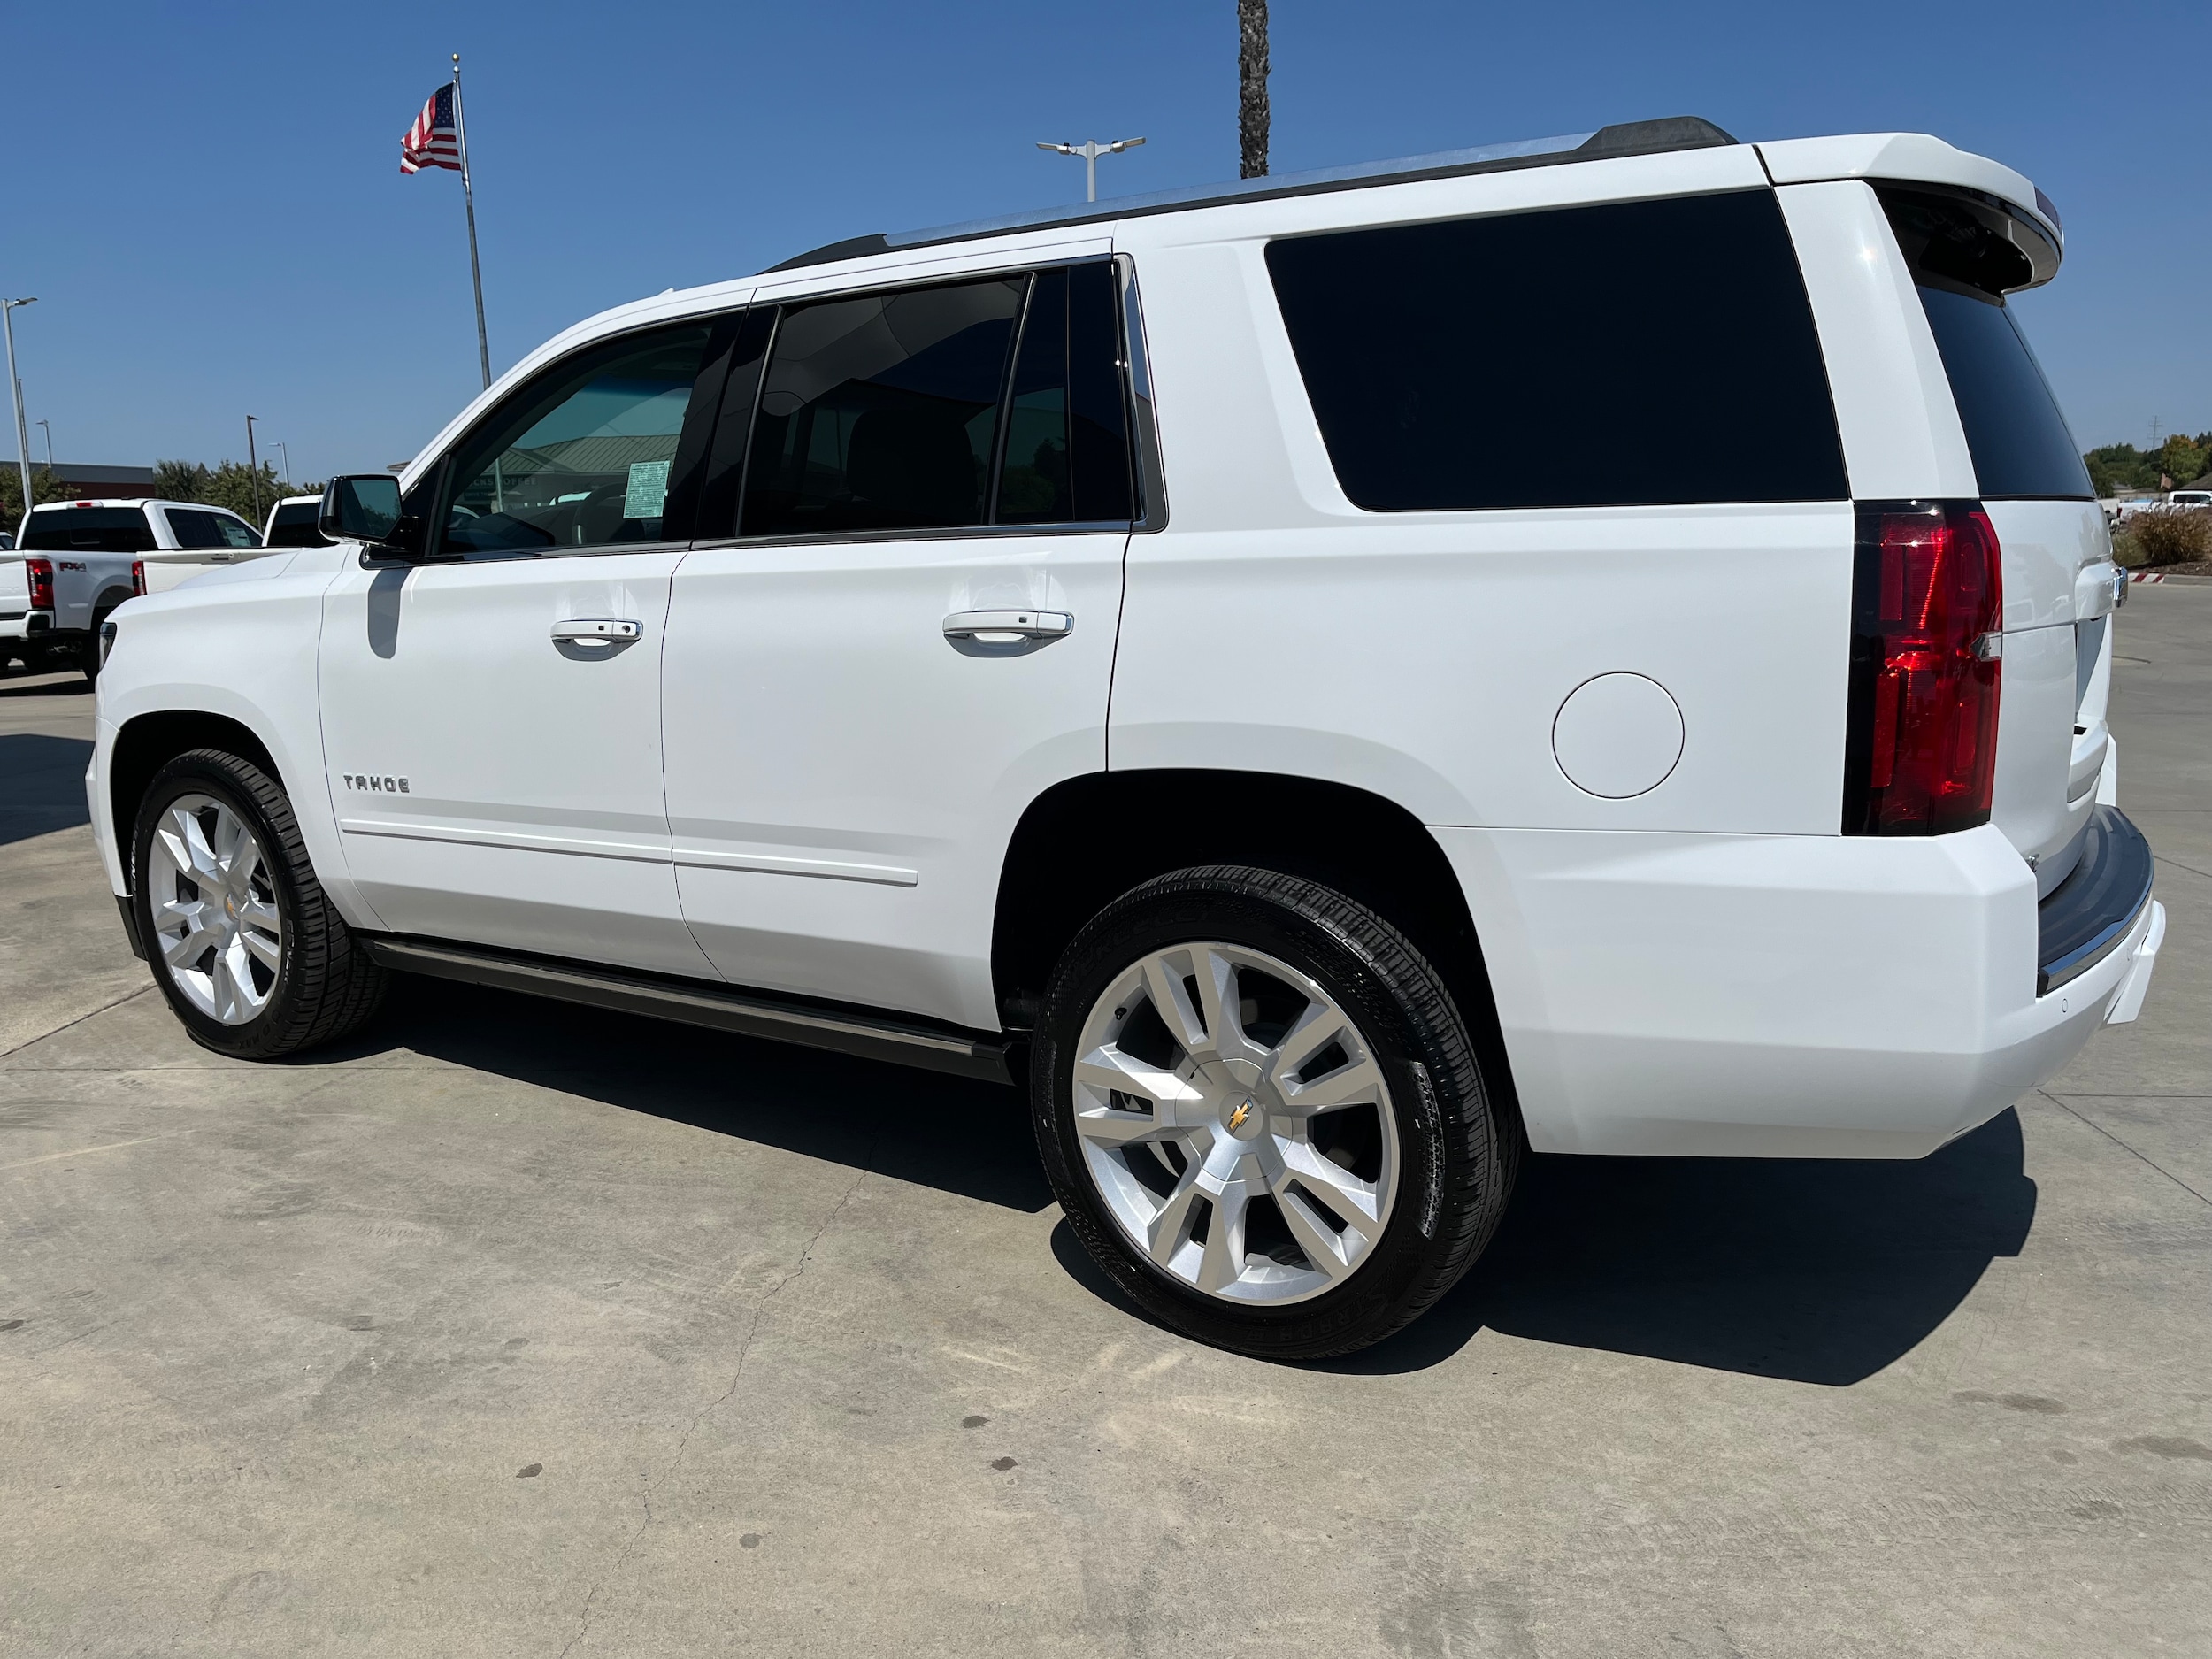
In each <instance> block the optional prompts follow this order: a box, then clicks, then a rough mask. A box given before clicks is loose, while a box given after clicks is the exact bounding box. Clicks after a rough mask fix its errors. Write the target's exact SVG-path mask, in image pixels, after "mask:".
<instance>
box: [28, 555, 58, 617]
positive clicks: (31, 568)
mask: <svg viewBox="0 0 2212 1659" xmlns="http://www.w3.org/2000/svg"><path fill="white" fill-rule="evenodd" d="M23 573H24V574H25V575H27V576H28V577H29V578H30V580H31V609H32V610H34V611H51V610H52V609H53V608H54V561H53V560H51V559H25V560H24V561H23Z"/></svg>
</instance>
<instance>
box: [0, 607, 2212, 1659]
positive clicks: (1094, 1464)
mask: <svg viewBox="0 0 2212 1659" xmlns="http://www.w3.org/2000/svg"><path fill="white" fill-rule="evenodd" d="M2119 649H2120V651H2121V653H2122V661H2121V664H2120V665H2119V670H2118V678H2117V686H2116V710H2117V711H2116V729H2117V731H2118V732H2119V734H2120V738H2121V741H2122V744H2123V768H2122V786H2121V788H2122V794H2121V799H2122V803H2123V804H2124V806H2125V807H2126V808H2127V809H2128V810H2129V811H2130V812H2131V813H2132V814H2133V815H2134V816H2135V818H2136V819H2137V821H2138V822H2139V824H2141V825H2142V826H2143V827H2144V829H2145V830H2146V832H2147V833H2148V835H2149V836H2150V838H2151V841H2152V842H2153V845H2154V848H2155V849H2157V851H2158V853H2159V855H2160V867H2159V881H2160V887H2161V894H2162V898H2163V899H2164V902H2166V904H2167V906H2168V910H2169V912H2170V924H2171V926H2170V933H2169V937H2168V941H2167V945H2166V949H2165V953H2164V956H2163V957H2162V961H2161V964H2160V968H2159V977H2158V980H2157V983H2156V985H2155V986H2154V988H2153V991H2152V994H2151V999H2150V1002H2149V1004H2148V1006H2147V1008H2146V1010H2145V1011H2144V1015H2143V1018H2142V1019H2141V1021H2140V1022H2139V1024H2137V1025H2134V1026H2131V1027H2127V1028H2123V1029H2115V1030H2108V1031H2107V1032H2105V1033H2101V1035H2100V1036H2099V1038H2098V1039H2097V1040H2096V1041H2095V1042H2094V1043H2093V1045H2092V1046H2091V1047H2090V1048H2089V1049H2088V1050H2087V1051H2086V1052H2085V1054H2084V1055H2083V1056H2081V1057H2080V1058H2079V1059H2078V1061H2077V1062H2076V1063H2075V1064H2073V1065H2072V1066H2070V1068H2069V1069H2068V1070H2067V1071H2066V1072H2065V1073H2064V1074H2063V1075H2062V1077H2060V1078H2058V1079H2054V1080H2053V1082H2052V1083H2051V1084H2050V1085H2049V1087H2047V1089H2045V1090H2043V1091H2040V1092H2039V1093H2038V1094H2034V1095H2032V1096H2030V1097H2029V1098H2028V1099H2027V1100H2025V1101H2024V1102H2021V1104H2020V1106H2019V1107H2018V1108H2017V1110H2016V1111H2015V1112H2010V1113H2007V1114H2006V1115H2004V1116H2003V1117H2001V1118H1998V1119H1997V1120H1996V1121H1995V1122H1993V1123H1992V1124H1991V1125H1988V1126H1987V1127H1986V1128H1985V1129H1983V1130H1981V1131H1980V1132H1978V1133H1976V1134H1974V1135H1972V1136H1970V1137H1969V1138H1968V1139H1966V1140H1965V1141H1961V1142H1960V1143H1958V1144H1956V1145H1955V1146H1953V1147H1952V1148H1948V1149H1947V1150H1946V1151H1945V1152H1943V1153H1941V1154H1939V1155H1938V1156H1936V1157H1933V1158H1931V1159H1928V1160H1926V1161H1924V1162H1923V1163H1918V1164H1732V1163H1701V1162H1694V1161H1669V1160H1605V1161H1572V1160H1565V1159H1542V1158H1540V1159H1536V1160H1534V1161H1533V1164H1532V1168H1531V1170H1530V1171H1529V1174H1528V1176H1527V1179H1526V1181H1525V1186H1524V1187H1523V1189H1522V1192H1521V1194H1520V1195H1519V1197H1518V1198H1517V1202H1516V1208H1515V1210H1514V1213H1513V1215H1512V1217H1511V1218H1510V1220H1509V1223H1508V1226H1507V1229H1506V1231H1505V1233H1504V1234H1503V1235H1502V1238H1501V1240H1500V1241H1499V1243H1498V1245H1497V1247H1496V1248H1494V1251H1493V1252H1492V1254H1491V1256H1489V1257H1487V1258H1486V1261H1485V1262H1484V1263H1482V1265H1481V1266H1480V1267H1479V1268H1478V1270H1477V1271H1476V1272H1475V1273H1474V1274H1473V1275H1472V1276H1471V1278H1470V1279H1468V1281H1466V1282H1465V1283H1464V1284H1463V1286H1461V1287H1460V1288H1459V1289H1458V1290H1457V1291H1456V1292H1455V1293H1454V1294H1453V1296H1452V1297H1451V1298H1450V1299H1449V1300H1448V1302H1447V1303H1446V1304H1445V1305H1444V1306H1443V1307H1441V1308H1440V1309H1439V1310H1437V1311H1436V1312H1434V1313H1432V1315H1430V1317H1428V1318H1427V1319H1426V1320H1425V1321H1424V1322H1422V1323H1421V1324H1420V1325H1417V1326H1415V1327H1414V1328H1413V1329H1412V1330H1410V1331H1409V1332H1408V1333H1405V1334H1404V1335H1402V1337H1400V1338H1398V1339H1396V1340H1394V1341H1393V1342H1391V1343H1389V1344H1387V1345H1386V1346H1384V1347H1383V1348H1379V1349H1377V1350H1374V1351H1372V1352H1371V1353H1369V1354H1367V1355H1363V1356H1358V1357H1356V1359H1354V1360H1352V1361H1349V1362H1345V1363H1338V1364H1333V1365H1328V1366H1321V1367H1312V1368H1296V1367H1286V1366H1271V1365H1264V1364H1259V1363H1254V1362H1250V1361H1246V1360H1241V1359H1236V1358H1233V1357H1231V1356H1225V1355H1222V1354H1219V1353H1216V1352H1213V1351H1211V1350H1209V1349H1206V1348H1200V1347H1197V1346H1195V1345H1194V1344H1191V1343H1188V1342H1186V1341H1184V1340H1181V1339H1179V1338H1178V1337H1175V1336H1172V1335H1171V1334H1169V1333H1165V1332H1163V1331H1160V1330H1158V1329H1156V1328H1155V1327H1153V1326H1151V1325H1148V1324H1146V1323H1144V1322H1143V1321H1142V1320H1141V1319H1140V1318H1138V1317H1135V1316H1134V1315H1133V1313H1132V1312H1131V1311H1130V1310H1128V1309H1126V1308H1125V1307H1124V1306H1121V1305H1119V1304H1118V1302H1116V1301H1115V1300H1114V1299H1113V1297H1112V1295H1111V1294H1110V1292H1109V1291H1108V1290H1107V1289H1106V1288H1105V1286H1103V1284H1102V1281H1100V1280H1099V1279H1098V1278H1097V1277H1096V1276H1095V1275H1094V1273H1093V1272H1092V1271H1090V1270H1089V1268H1088V1267H1087V1264H1086V1263H1084V1262H1083V1260H1082V1259H1081V1257H1080V1255H1079V1251H1078V1250H1077V1248H1075V1247H1074V1246H1073V1244H1072V1241H1071V1240H1070V1239H1069V1237H1068V1235H1067V1233H1066V1231H1065V1229H1064V1227H1063V1226H1061V1225H1060V1224H1059V1221H1058V1217H1057V1212H1056V1210H1054V1209H1053V1207H1052V1206H1051V1204H1050V1202H1049V1196H1048V1192H1047V1190H1046V1188H1045V1187H1044V1184H1043V1181H1042V1179H1041V1177H1040V1175H1039V1174H1038V1172H1037V1170H1036V1167H1035V1161H1034V1153H1033V1149H1032V1148H1031V1146H1030V1144H1029V1138H1028V1130H1027V1126H1026V1122H1025V1118H1024V1115H1023V1113H1022V1111H1021V1110H1020V1106H1019V1102H1018V1100H1017V1099H1016V1097H1015V1096H1014V1095H1013V1094H1011V1093H1010V1092H1009V1091H1004V1090H994V1089H989V1088H985V1087H973V1086H970V1085H966V1084H962V1083H958V1082H955V1081H951V1080H949V1079H934V1078H932V1077H929V1076H927V1075H926V1074H920V1073H908V1072H902V1071H892V1070H889V1069H886V1068H879V1067H875V1066H871V1065H867V1064H861V1063H857V1062H847V1061H842V1060H839V1059H835V1058H830V1057H824V1056H814V1055H810V1054H806V1053H803V1052H801V1051H797V1050H785V1049H779V1048H772V1047H767V1046H762V1045H754V1044H749V1043H744V1042H741V1041H733V1040H727V1039H722V1038H718V1037H713V1036H710V1035H707V1034H703V1033H692V1032H687V1031H684V1030H681V1029H680V1028H676V1027H670V1026H663V1025H652V1024H648V1023H645V1022H641V1021H633V1020H627V1019H623V1018H615V1017H611V1016H603V1015H596V1014H588V1013H583V1012H580V1011H578V1010H569V1009H563V1008H559V1007H556V1006H552V1005H549V1004H535V1003H531V1002H525V1001H521V1000H518V999H513V998H509V997H505V996H503V995H495V994H490V993H480V992H475V991H470V990H465V989H462V988H459V987H452V986H447V985H442V984H438V983H435V982H431V981H419V982H415V983H412V984H411V985H409V986H408V987H406V988H405V990H404V991H403V993H402V994H401V995H398V996H396V998H395V1000H394V1002H393V1004H392V1006H391V1009H390V1010H389V1012H388V1014H387V1016H386V1017H385V1018H383V1019H382V1020H381V1021H380V1023H379V1024H378V1025H376V1026H375V1027H374V1028H373V1030H372V1031H371V1032H370V1033H367V1034H366V1035H365V1037H364V1038H362V1039H361V1040H360V1041H357V1042H356V1043H354V1044H353V1045H352V1046H350V1047H349V1048H346V1049H344V1050H342V1051H339V1052H334V1053H330V1054H326V1055H319V1056H313V1057H311V1059H309V1060H306V1061H304V1062H302V1063H298V1064H288V1065H280V1066H264V1067H251V1066H242V1065H234V1064H229V1063H227V1062H224V1061H221V1060H219V1059H216V1058H214V1057H213V1056H209V1055H207V1054H205V1053H204V1052H202V1051H200V1050H199V1049H197V1048H194V1047H193V1046H192V1045H191V1044H190V1043H189V1042H188V1041H186V1040H185V1039H184V1038H183V1036H182V1034H181V1033H180V1031H179V1029H178V1027H177V1026H176V1025H175V1024H174V1022H173V1020H171V1018H169V1017H168V1015H167V1013H166V1011H165V1009H164V1007H163V1005H162V1004H161V1002H160V1001H159V1000H158V998H157V996H155V995H153V994H152V993H151V991H150V988H148V987H147V980H146V978H145V974H144V970H143V969H142V967H140V965H139V964H136V963H134V961H133V960H132V959H131V958H130V956H128V954H127V950H126V949H125V948H124V946H123V944H122V941H121V935H120V933H119V929H118V927H117V925H116V921H115V918H114V913H113V907H112V904H111V901H110V900H109V898H108V897H107V895H106V894H105V892H104V888H103V887H102V883H101V878H100V875H99V872H98V871H97V868H96V864H95V863H94V861H93V857H92V853H91V849H90V842H89V838H88V832H87V831H86V830H85V829H84V828H83V826H82V819H83V807H82V803H81V788H80V787H79V786H78V784H77V779H78V777H79V776H80V775H81V772H82V769H83V759H84V755H85V753H86V747H87V742H88V738H89V734H90V733H89V709H90V700H89V699H88V697H85V696H82V695H69V693H70V689H71V688H70V687H69V685H68V682H67V681H66V680H54V681H52V682H50V684H49V685H47V686H38V685H33V684H31V683H28V682H25V681H21V680H10V681H0V837H4V845H0V945H4V947H5V949H0V1050H4V1051H5V1053H4V1055H0V1229H4V1242H0V1447H4V1448H5V1455H4V1456H0V1652H6V1653H11V1654H13V1653H22V1654H61V1653H67V1654H87V1655H125V1654H140V1653H148V1654H151V1653H178V1654H206V1655H263V1654H266V1655H305V1654H318V1655H319V1654H343V1653H362V1654H375V1655H395V1654H425V1655H431V1654H436V1655H462V1654H465V1655H477V1654H502V1655H504V1654H529V1655H547V1656H548V1659H552V1656H554V1655H609V1654H623V1655H643V1654H655V1655H660V1654H695V1653H696V1654H706V1653H713V1654H722V1653H731V1654H763V1655H815V1654H820V1655H852V1654H873V1653H887V1654H888V1653H896V1654H918V1655H923V1654H926V1655H937V1654H942V1655H1000V1654H1003V1655H1037V1654H1055V1655H1057V1654H1067V1655H1079V1654H1080V1655H1089V1654H1109V1655H1114V1654H1128V1655H1162V1654H1174V1655H1184V1656H1185V1659H1192V1656H1195V1655H1223V1654H1233V1653H1243V1652H1252V1653H1265V1654H1269V1655H1285V1654H1295V1655H1303V1654H1324V1653H1325V1654H1330V1655H1473V1654H1485V1655H1511V1656H1519V1655H1667V1656H1668V1659H1696V1656H1699V1655H1712V1656H1714V1659H1720V1656H1722V1655H1806V1656H1808V1659H1810V1656H1812V1655H1819V1656H1820V1659H1834V1656H1836V1655H1895V1654H1902V1653H1910V1654H1915V1655H2079V1654H2083V1653H2096V1654H2100V1655H2132V1654H2152V1653H2173V1654H2185V1653H2212V1331H2208V1325H2207V1320H2206V1312H2207V1310H2208V1308H2212V1294H2208V1293H2212V1197H2208V1195H2212V1019H2208V1018H2207V1014H2208V1010H2212V732H2208V717H2212V589H2207V588H2180V587H2173V586H2169V587H2164V588H2137V589H2136V590H2135V592H2134V594H2133V595H2132V598H2131V604H2130V606H2129V608H2128V610H2127V611H2125V612H2124V615H2123V618H2122V623H2121V631H2120V634H2119ZM57 690H58V691H59V692H60V693H61V694H62V695H51V694H52V693H53V692H55V691H57ZM72 792H74V793H72Z"/></svg>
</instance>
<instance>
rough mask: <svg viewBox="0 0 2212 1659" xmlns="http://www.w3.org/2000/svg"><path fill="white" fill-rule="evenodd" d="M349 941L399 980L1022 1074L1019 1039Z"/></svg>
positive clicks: (1010, 1077)
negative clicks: (413, 976)
mask: <svg viewBox="0 0 2212 1659" xmlns="http://www.w3.org/2000/svg"><path fill="white" fill-rule="evenodd" d="M356 937H357V941H358V942H359V944H360V946H361V947H362V949H365V950H366V951H367V952H368V953H369V955H370V956H371V957H372V958H373V960H375V961H377V962H379V963H380V964H383V965H384V966H385V967H388V968H392V969H396V970H397V971H399V972H403V973H423V974H428V975H430V976H431V977H433V978H434V979H458V980H460V981H462V982H463V983H465V984H468V985H488V986H492V987H496V988H497V989H500V990H503V991H520V992H523V993H525V994H526V995H532V996H549V997H552V998H554V999H556V1000H557V1001H559V1002H580V1003H582V1004H583V1005H584V1006H586V1007H588V1008H605V1009H612V1010H616V1011H618V1012H620V1013H625V1014H642V1015H645V1016H646V1017H647V1018H652V1019H669V1020H674V1021H676V1022H678V1023H679V1024H681V1025H704V1026H707V1027H709V1028H710V1029H712V1030H715V1031H728V1032H735V1033H737V1034H739V1035H740V1036H744V1037H764V1038H766V1039H767V1040H769V1041H772V1042H792V1043H798V1044H800V1045H802V1046H803V1047H805V1048H827V1049H830V1050H831V1051H833V1052H834V1053H837V1054H851V1055H859V1056H862V1057H864V1058H865V1059H870V1060H887V1061H889V1062H890V1063H891V1064H894V1065H910V1066H918V1067H920V1068H922V1069H923V1070H925V1071H949V1072H951V1073H952V1074H953V1075H954V1076H956V1077H972V1078H977V1079H981V1080H983V1081H985V1082H990V1083H1003V1084H1007V1085H1009V1086H1011V1085H1013V1084H1014V1083H1015V1082H1016V1080H1017V1079H1018V1078H1019V1077H1020V1076H1022V1075H1023V1074H1024V1070H1025V1068H1024V1067H1023V1065H1022V1064H1021V1062H1020V1059H1019V1056H1016V1055H1014V1054H1013V1052H1012V1050H1013V1048H1014V1047H1015V1041H1018V1040H1009V1039H1008V1038H1005V1037H1000V1036H987V1035H984V1034H982V1033H970V1032H964V1031H962V1030H960V1029H958V1028H957V1027H955V1026H949V1025H946V1026H936V1025H922V1024H919V1023H917V1022H915V1021H912V1020H903V1019H898V1018H892V1017H889V1016H886V1015H880V1014H876V1013H872V1012H871V1011H868V1010H860V1009H844V1008H839V1007H836V1006H834V1005H828V1004H821V1003H813V1002H802V1001H799V1000H797V999H795V998H794V999H786V998H781V997H778V996H776V995H773V994H772V993H769V992H762V991H737V990H731V989H726V988H725V987H721V986H716V985H707V984H703V983H702V982H700V981H698V980H694V979H672V978H663V977H660V976H657V975H652V974H642V973H629V972H623V971H621V970H619V969H612V968H601V967H595V966H594V965H592V964H588V963H579V962H567V961H563V960H560V959H558V958H556V957H548V956H520V955H517V954H513V953H511V952H507V951H499V950H486V949H480V948H477V947H474V946H470V945H454V944H447V943H443V942H442V941H429V940H419V939H400V938H396V937H393V936H391V935H388V934H374V933H370V934H359V935H357V936H356Z"/></svg>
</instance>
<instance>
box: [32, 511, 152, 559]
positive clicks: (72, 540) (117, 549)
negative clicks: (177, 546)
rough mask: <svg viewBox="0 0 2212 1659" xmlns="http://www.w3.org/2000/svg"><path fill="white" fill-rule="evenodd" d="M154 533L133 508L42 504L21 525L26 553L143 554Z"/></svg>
mask: <svg viewBox="0 0 2212 1659" xmlns="http://www.w3.org/2000/svg"><path fill="white" fill-rule="evenodd" d="M153 545H154V533H153V531H152V529H151V528H150V526H148V525H147V523H146V515H145V514H144V513H143V512H142V511H140V510H139V509H138V508H136V507H42V508H41V509H39V510H38V511H35V512H34V513H33V514H31V516H30V520H29V522H28V523H27V524H26V525H25V526H23V550H24V551H25V552H27V553H35V552H39V551H42V550H43V551H46V552H58V553H60V552H77V553H145V552H150V551H151V550H152V548H153Z"/></svg>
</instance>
